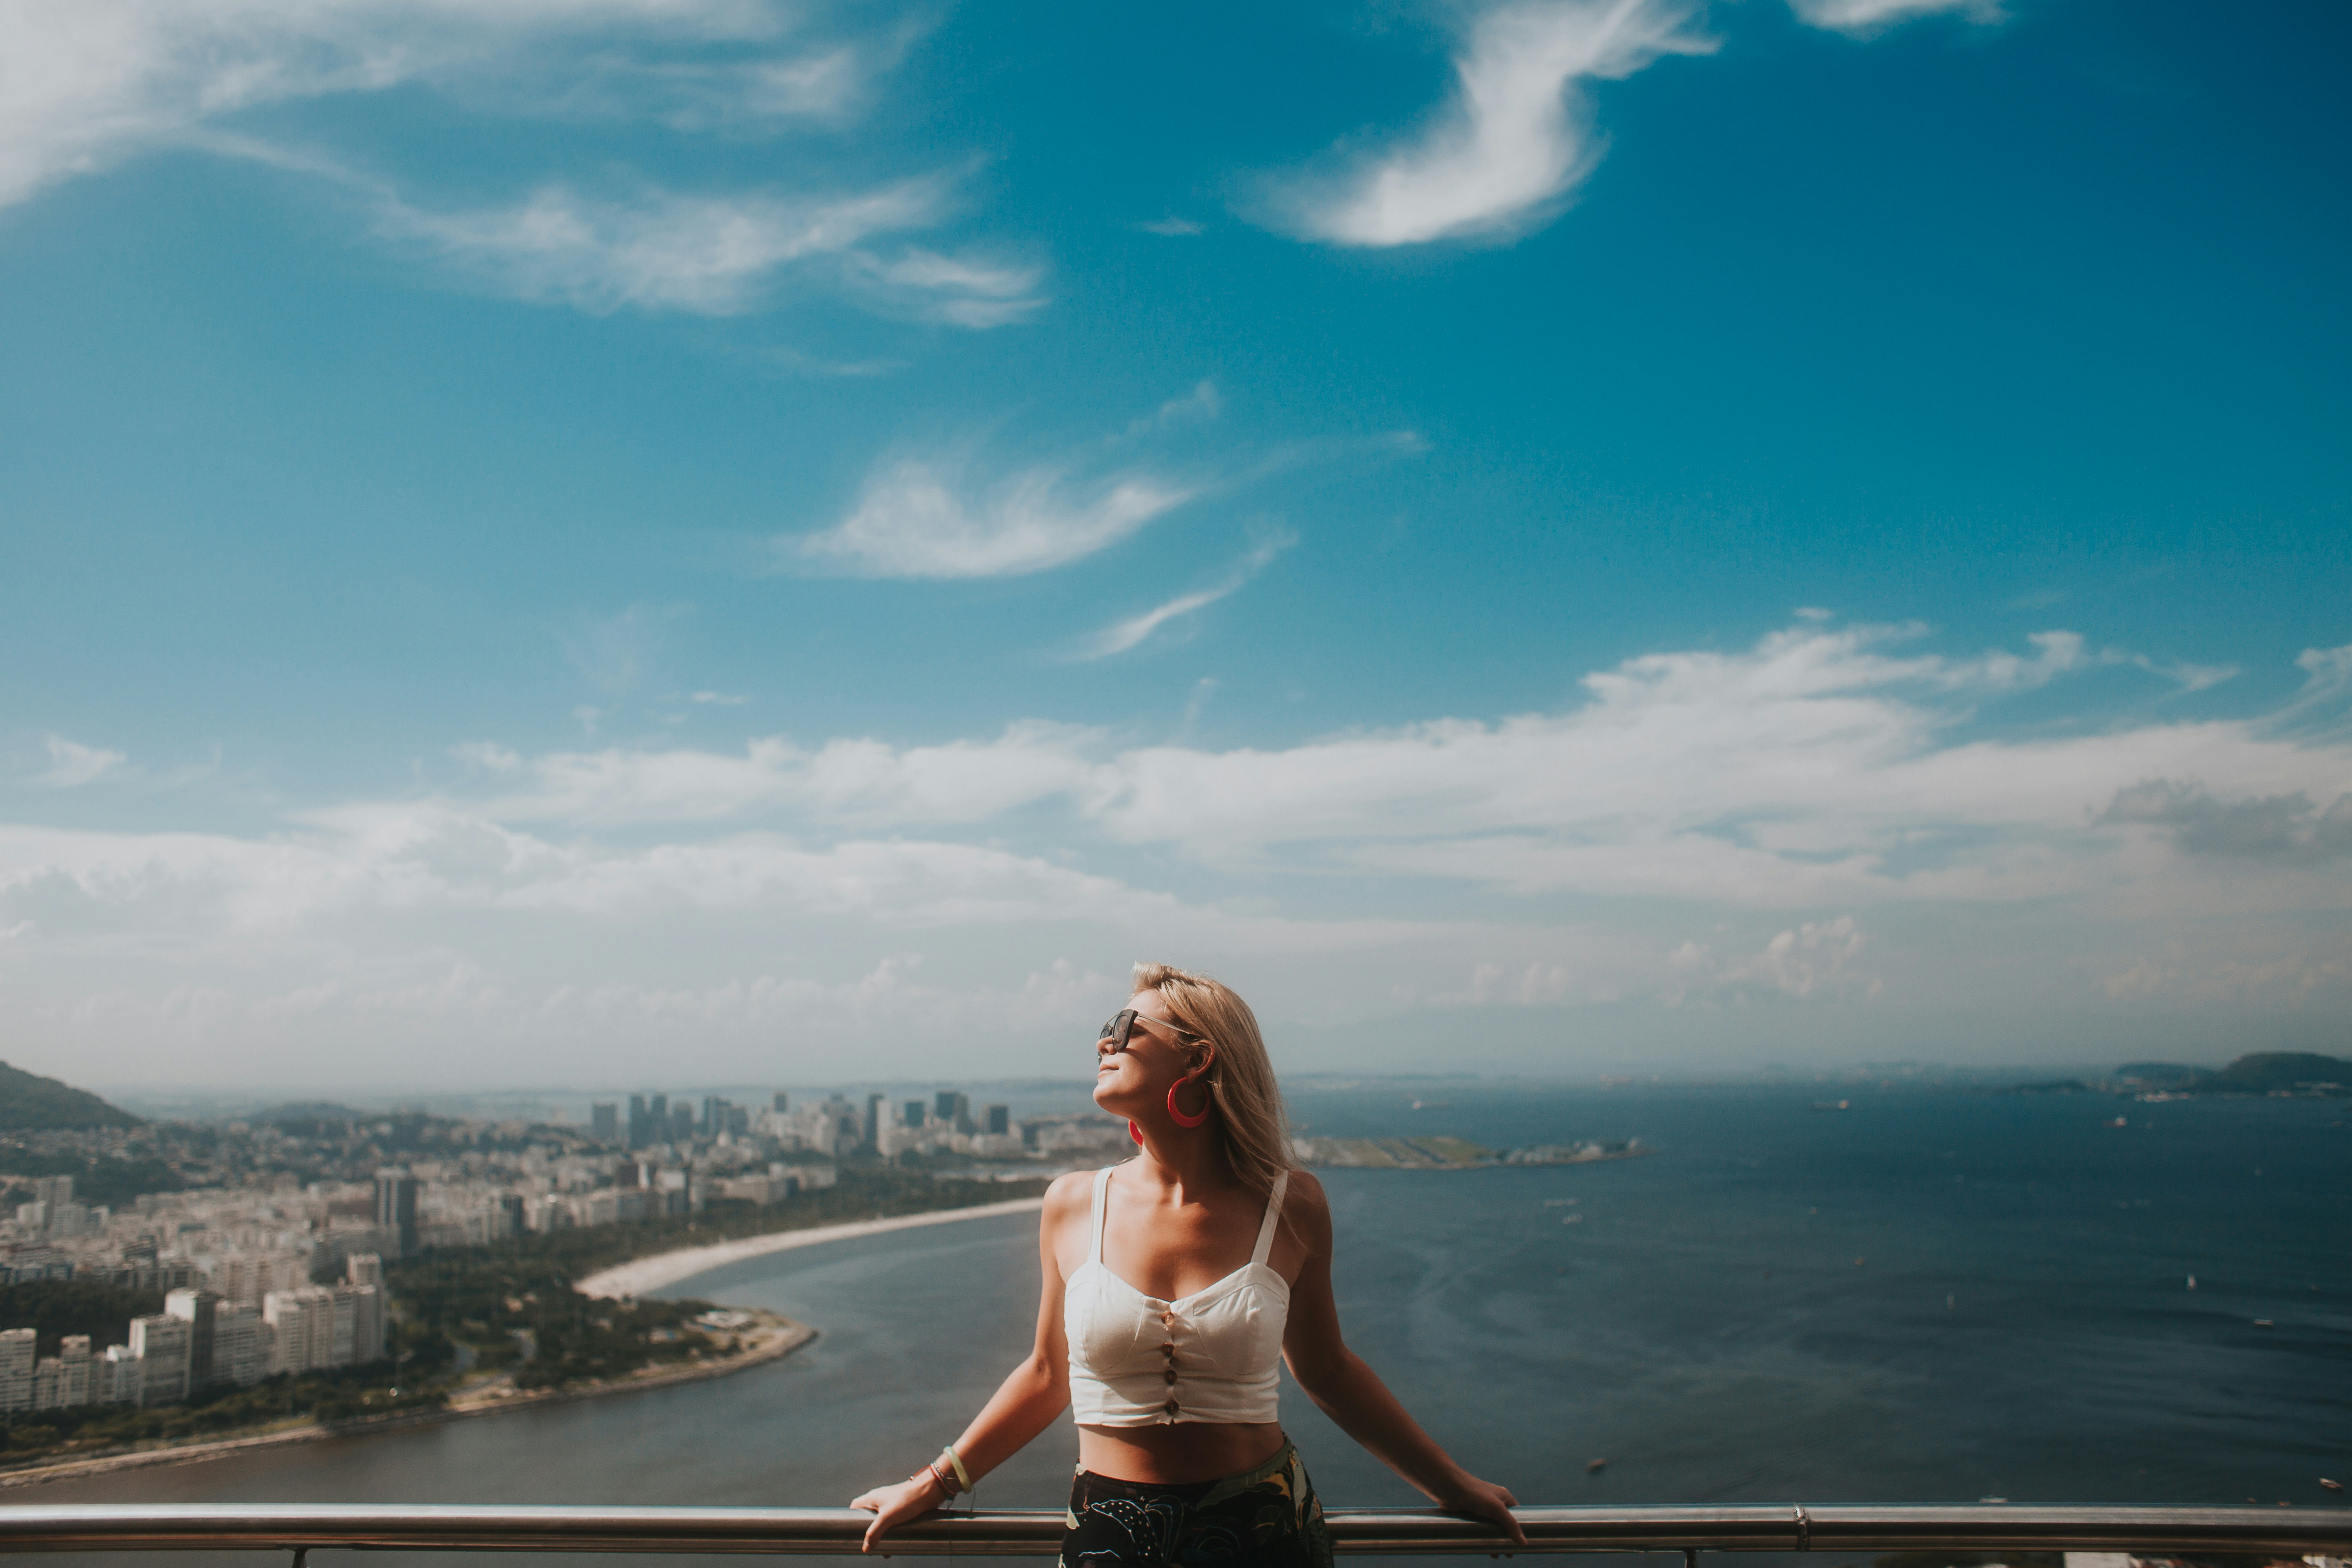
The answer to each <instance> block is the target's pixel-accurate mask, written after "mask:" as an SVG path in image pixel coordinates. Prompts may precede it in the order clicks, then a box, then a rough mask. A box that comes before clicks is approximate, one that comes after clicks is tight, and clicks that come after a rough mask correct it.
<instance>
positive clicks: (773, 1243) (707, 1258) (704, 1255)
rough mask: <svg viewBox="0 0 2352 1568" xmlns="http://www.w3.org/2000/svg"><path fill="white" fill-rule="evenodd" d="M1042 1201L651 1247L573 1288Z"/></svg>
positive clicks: (620, 1292)
mask: <svg viewBox="0 0 2352 1568" xmlns="http://www.w3.org/2000/svg"><path fill="white" fill-rule="evenodd" d="M1043 1207H1045V1199H1043V1198H1013V1199H1011V1200H1009V1201H1007V1202H1004V1203H1001V1204H974V1205H971V1207H969V1208H960V1209H926V1210H924V1211H923V1212H922V1213H921V1214H903V1215H891V1216H890V1217H889V1218H887V1219H860V1220H851V1221H849V1222H847V1223H845V1224H842V1225H819V1226H810V1227H808V1228H807V1229H805V1230H777V1231H771V1232H769V1233H768V1234H767V1235H765V1236H747V1237H742V1238H741V1239H740V1240H737V1241H720V1242H714V1243H713V1244H711V1245H710V1246H709V1247H679V1248H678V1249H677V1251H675V1252H656V1253H655V1254H654V1255H653V1256H652V1257H650V1258H632V1259H631V1260H630V1261H628V1262H626V1263H616V1264H614V1266H613V1267H612V1268H600V1269H598V1270H597V1271H596V1272H595V1273H593V1274H591V1275H589V1276H588V1278H586V1279H582V1280H578V1281H576V1282H575V1283H574V1284H573V1285H572V1289H574V1290H577V1291H579V1292H580V1294H582V1295H583V1296H601V1297H606V1298H615V1297H624V1296H643V1295H645V1294H646V1292H648V1291H652V1290H658V1289H661V1288H662V1287H663V1286H665V1285H675V1284H677V1282H678V1281H680V1280H681V1279H693V1278H694V1277H695V1276H696V1275H698V1274H708V1273H709V1272H710V1271H711V1270H712V1269H714V1268H726V1267H727V1266H728V1265H729V1264H730V1263H741V1262H743V1261H744V1260H745V1259H747V1258H764V1257H766V1256H767V1255H768V1254H769V1253H772V1252H791V1251H793V1250H794V1249H796V1248H798V1247H818V1246H822V1245H823V1244H824V1243H825V1242H828V1241H848V1240H852V1239H854V1238H855V1237H861V1236H881V1235H884V1234H886V1233H887V1232H890V1231H894V1230H913V1229H915V1228H917V1227H918V1226H927V1225H946V1224H948V1223H949V1222H950V1221H953V1220H960V1219H989V1218H992V1217H994V1216H996V1215H1008V1214H1034V1213H1036V1212H1037V1211H1038V1210H1039V1209H1041V1208H1043Z"/></svg>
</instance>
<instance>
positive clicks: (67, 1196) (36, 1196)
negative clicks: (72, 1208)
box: [33, 1176, 74, 1214]
mask: <svg viewBox="0 0 2352 1568" xmlns="http://www.w3.org/2000/svg"><path fill="white" fill-rule="evenodd" d="M73 1182H74V1179H73V1178H72V1177H71V1176H36V1177H34V1178H33V1201H34V1202H35V1203H37V1204H47V1205H49V1212H50V1213H51V1214H55V1213H57V1212H58V1206H59V1205H63V1204H69V1203H71V1202H73Z"/></svg>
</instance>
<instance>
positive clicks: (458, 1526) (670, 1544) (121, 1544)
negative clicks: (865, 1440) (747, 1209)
mask: <svg viewBox="0 0 2352 1568" xmlns="http://www.w3.org/2000/svg"><path fill="white" fill-rule="evenodd" d="M1517 1513H1518V1519H1519V1523H1520V1527H1521V1528H1522V1529H1524V1530H1525V1531H1527V1535H1528V1544H1527V1545H1526V1546H1523V1547H1522V1546H1514V1545H1512V1543H1511V1542H1508V1541H1507V1540H1506V1539H1504V1538H1503V1537H1501V1536H1499V1535H1497V1534H1496V1533H1495V1531H1494V1530H1493V1528H1492V1527H1491V1526H1489V1525H1485V1524H1479V1523H1474V1522H1472V1521H1466V1520H1463V1519H1459V1518H1456V1517H1454V1516H1453V1515H1450V1514H1443V1513H1433V1512H1428V1511H1425V1510H1412V1509H1339V1510H1332V1511H1330V1512H1329V1513H1328V1514H1327V1515H1326V1518H1327V1520H1328V1523H1329V1525H1330V1528H1331V1536H1332V1543H1333V1545H1334V1546H1335V1547H1336V1548H1337V1549H1338V1550H1339V1552H1380V1553H1407V1552H1411V1553H1424V1554H1454V1555H1464V1556H1467V1555H1472V1554H1475V1553H1479V1552H1486V1553H1501V1552H1513V1553H1516V1552H1683V1553H1684V1554H1685V1563H1696V1553H1697V1552H1806V1551H1812V1552H1825V1551H1836V1552H1907V1551H1921V1550H1932V1549H1942V1548H1950V1549H1956V1550H1967V1551H1984V1550H1988V1549H2001V1550H2012V1551H2042V1552H2129V1553H2132V1554H2134V1555H2136V1556H2143V1557H2158V1556H2168V1555H2176V1554H2195V1553H2204V1552H2267V1553H2271V1554H2273V1555H2277V1556H2286V1557H2298V1556H2303V1555H2305V1554H2324V1555H2327V1556H2346V1555H2352V1509H2333V1508H2330V1509H2289V1508H2045V1507H2018V1506H2012V1505H2008V1504H1988V1503H1969V1504H1955V1505H1950V1506H1905V1507H1877V1506H1870V1505H1848V1504H1822V1505H1814V1504H1810V1503H1808V1504H1802V1505H1800V1504H1794V1503H1776V1504H1757V1505H1751V1506H1743V1507H1735V1508H1523V1509H1520V1510H1517ZM871 1519H872V1516H871V1515H870V1514H865V1513H860V1512H858V1511H856V1510H852V1509H845V1508H473V1507H466V1506H445V1505H430V1506H402V1505H397V1504H379V1503H352V1504H304V1503H293V1504H281V1503H196V1504H172V1503H111V1504H110V1503H68V1504H58V1505H51V1504H43V1503H34V1504H29V1505H26V1506H20V1507H0V1552H157V1551H180V1552H184V1551H225V1550H226V1551H279V1552H294V1553H295V1554H296V1557H295V1561H296V1563H298V1564H299V1563H301V1561H302V1554H303V1553H305V1552H310V1551H315V1550H320V1549H322V1548H333V1547H340V1548H347V1549H356V1550H360V1551H378V1552H386V1551H404V1552H774V1553H819V1554H826V1555H839V1554H843V1553H847V1552H856V1550H857V1544H858V1540H859V1538H860V1537H861V1536H863V1535H864V1534H865V1532H866V1524H867V1523H868V1522H869V1521H870V1520H871ZM1061 1539H1062V1514H1061V1512H1060V1511H1059V1510H1042V1509H1041V1510H1026V1509H992V1510H976V1511H970V1512H965V1511H958V1512H952V1513H944V1514H935V1515H932V1516H931V1517H929V1518H927V1519H923V1520H919V1521H916V1522H915V1523H912V1524H908V1525H906V1526H904V1527H902V1528H900V1529H898V1530H897V1531H892V1532H891V1535H890V1537H889V1541H888V1543H887V1552H888V1554H889V1555H893V1556H908V1557H915V1556H929V1557H939V1556H948V1555H955V1556H965V1557H1050V1556H1052V1555H1054V1554H1055V1551H1056V1550H1057V1549H1058V1548H1059V1547H1060V1545H1061Z"/></svg>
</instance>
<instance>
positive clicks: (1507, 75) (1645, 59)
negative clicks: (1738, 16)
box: [1272, 0, 1715, 246]
mask: <svg viewBox="0 0 2352 1568" xmlns="http://www.w3.org/2000/svg"><path fill="white" fill-rule="evenodd" d="M1695 9H1696V6H1695V5H1691V4H1687V3H1685V0H1550V3H1548V4H1538V5H1502V6H1497V7H1496V8H1494V9H1492V10H1489V11H1486V12H1485V13H1484V14H1482V15H1480V16H1478V17H1477V18H1476V19H1475V21H1474V22H1473V23H1472V24H1471V26H1470V36H1469V38H1468V40H1467V41H1466V43H1465V46H1464V47H1463V50H1462V53H1461V54H1460V55H1459V56H1457V57H1456V58H1455V59H1454V79H1455V80H1454V96H1453V98H1452V100H1450V101H1449V102H1448V103H1447V104H1446V106H1445V107H1444V110H1441V111H1440V112H1439V114H1438V116H1437V118H1436V120H1435V121H1433V123H1432V124H1430V125H1429V126H1428V127H1427V128H1426V129H1424V130H1423V132H1421V133H1420V134H1419V135H1418V136H1416V137H1415V138H1414V139H1412V141H1410V142H1407V143H1405V144H1404V145H1402V146H1399V147H1396V148H1392V149H1391V150H1389V151H1386V152H1383V153H1378V154H1375V155H1372V156H1370V157H1368V158H1360V159H1351V160H1348V161H1347V162H1346V163H1345V165H1344V167H1342V168H1341V169H1340V170H1339V172H1338V173H1336V174H1328V175H1324V176H1317V177H1309V178H1306V179H1300V180H1294V181H1291V182H1288V183H1286V184H1284V185H1282V186H1280V187H1279V188H1277V189H1276V191H1275V192H1274V194H1273V196H1272V201H1273V205H1274V208H1275V211H1276V216H1277V219H1278V221H1279V222H1280V224H1281V225H1282V226H1286V227H1289V228H1292V229H1295V230H1296V231H1297V232H1298V233H1300V234H1302V235H1305V236H1307V237H1311V238H1315V239H1322V240H1328V241H1330V242H1332V243H1334V244H1339V245H1357V246H1396V245H1420V244H1425V243H1427V242H1429V241H1431V240H1437V239H1451V238H1460V237H1477V236H1487V235H1496V234H1507V233H1510V232H1513V231H1515V230H1517V229H1520V228H1523V227H1525V226H1528V225H1529V224H1531V223H1533V222H1536V221H1538V220H1539V219H1541V218H1543V217H1545V216H1549V214H1550V213H1552V212H1554V211H1556V210H1558V208H1559V205H1560V203H1562V202H1563V201H1564V200H1565V199H1566V198H1567V197H1568V196H1569V195H1570V193H1571V192H1573V191H1574V190H1575V188H1576V187H1577V186H1578V185H1579V184H1581V183H1582V182H1583V180H1584V178H1585V177H1586V176H1587V175H1588V174H1591V171H1592V168H1593V165H1594V164H1595V163H1597V162H1598V161H1599V158H1600V154H1601V149H1600V143H1599V142H1597V141H1596V140H1595V139H1594V137H1593V135H1592V133H1591V130H1590V128H1589V125H1588V121H1589V119H1590V108H1589V105H1587V103H1586V102H1585V101H1584V99H1583V95H1582V93H1581V92H1580V90H1579V89H1578V84H1579V83H1580V82H1584V81H1591V80H1605V79H1614V78H1619V77H1625V76H1630V75H1632V74H1633V72H1635V71H1638V70H1640V69H1642V68H1643V67H1644V66H1647V65H1649V64H1650V63H1651V62H1652V61H1654V60H1655V59H1657V58H1659V57H1660V56H1662V55H1669V54H1675V55H1695V54H1705V53H1708V52H1710V51H1711V50H1713V49H1714V47H1715V44H1714V43H1713V41H1711V40H1709V39H1706V38H1703V37H1698V36H1696V34H1694V33H1692V32H1690V31H1689V30H1688V28H1687V24H1688V22H1689V20H1690V18H1691V16H1692V14H1693V12H1694V11H1695Z"/></svg>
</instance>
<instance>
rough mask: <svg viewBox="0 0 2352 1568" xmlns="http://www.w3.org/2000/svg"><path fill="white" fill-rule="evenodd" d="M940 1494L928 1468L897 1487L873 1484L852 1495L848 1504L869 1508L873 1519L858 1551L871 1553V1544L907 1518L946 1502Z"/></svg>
mask: <svg viewBox="0 0 2352 1568" xmlns="http://www.w3.org/2000/svg"><path fill="white" fill-rule="evenodd" d="M946 1500H947V1499H946V1498H944V1497H942V1496H940V1483H939V1479H938V1478H937V1477H935V1476H933V1475H932V1474H931V1473H930V1472H929V1471H928V1470H924V1471H919V1472H917V1473H916V1474H914V1475H912V1476H909V1477H908V1478H907V1479H905V1480H903V1481H900V1482H899V1483H898V1485H897V1486H892V1487H876V1488H875V1489H873V1490H872V1491H870V1492H867V1493H866V1495H865V1496H863V1497H857V1498H852V1499H851V1500H850V1501H849V1506H850V1507H852V1508H862V1509H866V1510H871V1511H872V1513H873V1515H874V1522H873V1523H872V1524H869V1525H867V1526H866V1541H865V1543H864V1544H862V1545H861V1546H859V1547H858V1549H857V1550H859V1551H860V1552H871V1551H873V1550H874V1543H875V1542H877V1541H879V1540H881V1539H882V1537H883V1536H885V1535H887V1534H888V1533H889V1532H890V1531H894V1530H896V1529H898V1527H899V1526H900V1525H902V1524H904V1523H906V1522H907V1521H908V1520H910V1519H920V1518H922V1517H923V1515H925V1514H927V1513H929V1512H930V1511H931V1510H933V1509H935V1508H937V1507H939V1506H940V1504H941V1503H943V1502H945V1501H946Z"/></svg>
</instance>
